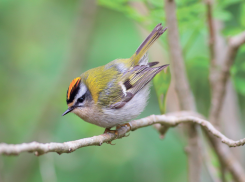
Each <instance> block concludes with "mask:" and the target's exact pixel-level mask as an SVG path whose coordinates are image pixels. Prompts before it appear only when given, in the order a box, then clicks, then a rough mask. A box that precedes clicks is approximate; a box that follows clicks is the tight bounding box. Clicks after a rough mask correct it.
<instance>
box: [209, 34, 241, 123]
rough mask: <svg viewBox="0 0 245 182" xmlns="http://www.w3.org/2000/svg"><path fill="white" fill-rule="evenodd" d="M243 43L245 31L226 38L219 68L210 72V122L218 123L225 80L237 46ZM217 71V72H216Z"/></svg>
mask: <svg viewBox="0 0 245 182" xmlns="http://www.w3.org/2000/svg"><path fill="white" fill-rule="evenodd" d="M244 43H245V31H244V32H242V33H240V34H238V35H236V36H234V37H231V38H230V39H229V40H228V48H227V52H226V56H225V60H224V62H223V64H222V65H221V67H220V68H216V70H213V71H212V72H211V73H210V82H211V87H212V88H211V89H212V98H211V109H210V116H209V120H210V122H212V123H214V124H215V125H218V123H217V122H218V118H219V116H220V112H221V109H222V105H223V102H224V96H225V91H226V89H225V87H226V83H227V80H228V78H229V76H230V68H231V66H232V64H233V62H234V61H235V57H236V54H237V51H238V49H239V47H240V46H241V45H242V44H244ZM217 71H218V73H216V72H217Z"/></svg>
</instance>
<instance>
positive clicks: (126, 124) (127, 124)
mask: <svg viewBox="0 0 245 182" xmlns="http://www.w3.org/2000/svg"><path fill="white" fill-rule="evenodd" d="M124 126H128V127H129V128H130V130H131V125H130V124H129V123H125V124H122V125H117V127H116V130H118V129H119V128H121V127H124ZM129 135H130V133H129V134H128V135H124V137H128V136H129Z"/></svg>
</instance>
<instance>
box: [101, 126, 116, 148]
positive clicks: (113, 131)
mask: <svg viewBox="0 0 245 182" xmlns="http://www.w3.org/2000/svg"><path fill="white" fill-rule="evenodd" d="M104 133H113V134H115V135H116V138H115V139H117V138H118V131H117V130H111V128H106V129H105V131H104ZM106 143H107V144H110V145H116V144H112V143H111V141H109V142H106Z"/></svg>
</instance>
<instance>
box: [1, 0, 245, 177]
mask: <svg viewBox="0 0 245 182" xmlns="http://www.w3.org/2000/svg"><path fill="white" fill-rule="evenodd" d="M142 2H144V3H145V4H146V5H147V7H148V9H149V12H148V13H147V15H144V7H142V6H141V5H142V4H141V1H128V0H115V1H112V0H99V1H92V0H70V1H66V0H59V1H58V0H48V1H47V0H36V1H31V0H22V1H17V0H1V1H0V95H1V101H0V142H4V143H13V144H16V143H23V142H31V141H38V142H42V143H45V142H65V141H70V140H76V139H80V138H85V137H91V136H94V135H99V134H101V133H102V132H103V131H104V129H103V128H99V127H97V126H94V125H91V124H89V123H86V122H84V121H82V120H81V119H80V118H78V117H77V116H75V115H74V114H68V115H66V116H65V117H62V116H61V115H62V113H63V112H64V111H65V110H66V109H67V106H66V101H65V96H66V91H67V88H68V86H69V83H70V81H71V80H72V79H73V78H75V77H77V76H78V75H80V74H81V73H82V72H83V71H86V70H88V69H90V68H93V67H96V66H100V65H104V64H106V63H108V62H110V61H112V60H114V59H116V58H128V57H130V56H131V55H132V54H133V53H134V52H135V50H136V49H137V48H138V46H139V45H140V43H141V42H142V41H143V39H144V38H145V37H146V35H147V34H146V33H145V32H147V31H148V32H149V31H150V30H151V29H152V28H153V27H154V26H155V25H156V24H158V23H160V22H162V23H163V25H164V24H165V15H164V11H163V6H164V3H163V1H162V0H148V1H142ZM176 3H177V17H178V23H179V32H180V40H181V45H182V48H183V53H184V57H185V64H186V68H187V73H188V78H189V81H190V85H191V88H192V91H193V93H194V95H195V98H196V101H197V107H198V111H199V112H200V113H202V114H203V115H207V113H208V111H209V105H210V87H209V82H208V68H209V53H208V51H209V50H208V41H207V34H208V30H207V26H206V14H205V13H206V10H205V6H204V5H203V2H202V1H200V0H177V1H176ZM140 12H141V13H140ZM142 12H143V13H142ZM214 12H215V13H214V16H215V17H216V18H217V19H219V20H221V21H222V22H223V24H222V27H223V28H222V32H221V33H222V36H223V37H225V39H227V38H228V37H229V36H232V35H235V34H237V33H239V32H241V31H243V30H244V29H245V2H244V1H243V0H222V1H221V0H218V1H217V4H216V5H215V10H214ZM158 44H159V45H158V47H154V46H153V48H152V49H154V50H159V51H161V54H162V55H159V56H158V53H156V51H154V50H153V51H152V52H151V55H150V57H151V58H152V59H154V61H162V62H165V63H168V62H169V61H168V50H167V49H168V48H167V41H166V35H163V36H162V37H161V40H159V42H158ZM159 46H160V48H161V49H159ZM162 58H163V59H164V60H162ZM244 58H245V46H242V47H241V49H240V50H239V52H238V55H237V57H236V61H235V64H234V66H233V67H232V70H231V73H232V74H231V76H232V78H231V81H230V84H229V85H230V88H231V96H230V100H228V102H226V103H225V104H226V105H228V106H229V105H230V106H232V108H231V109H230V110H229V109H228V110H229V112H228V113H226V114H227V115H222V116H223V117H225V118H227V117H231V118H232V116H234V117H233V118H236V122H235V121H233V120H230V121H229V123H228V124H227V125H226V127H225V126H224V128H223V130H224V132H226V134H227V135H228V136H230V137H233V138H234V139H239V138H241V137H242V136H243V137H244V136H245V133H244V129H245V126H244V122H242V121H244V119H241V118H244V116H245V112H244V109H245V97H244V95H245V79H244V78H245V62H244ZM159 59H160V60H159ZM173 101H174V98H173ZM170 103H171V98H170ZM173 105H174V104H173ZM169 108H170V109H169V110H171V109H172V110H173V108H176V107H175V106H172V105H171V104H170V106H169ZM233 111H234V112H233ZM232 112H233V113H232ZM151 114H160V110H159V106H158V101H157V98H156V95H155V91H154V89H152V91H151V98H150V100H149V104H148V106H147V108H146V109H145V111H144V112H143V113H142V114H141V115H140V116H139V118H141V117H145V116H148V115H151ZM234 122H235V123H234ZM233 126H236V128H235V129H234V127H233ZM237 128H238V130H239V131H238V130H237ZM231 130H232V132H229V131H231ZM179 133H180V131H179V130H178V129H171V130H170V131H169V132H168V133H167V135H166V136H165V138H164V139H163V140H161V139H160V138H159V134H158V133H157V132H156V131H155V130H154V128H153V127H147V128H142V129H140V130H137V131H135V132H131V133H130V136H129V137H126V138H123V139H121V140H116V141H114V142H113V143H116V145H115V146H111V145H107V144H103V145H102V146H100V147H86V148H82V149H79V150H77V151H75V152H73V153H70V154H62V155H58V154H56V153H49V154H46V155H43V156H40V157H36V156H34V155H33V154H28V153H23V154H21V155H19V156H12V157H8V156H0V181H1V182H2V181H3V182H9V181H11V182H12V181H19V182H22V181H23V182H24V181H35V182H39V181H40V182H41V181H43V182H44V181H45V182H46V181H48V182H56V181H59V182H60V181H61V182H62V181H64V182H65V181H141V182H147V181H170V182H171V181H187V179H188V178H187V159H186V155H185V144H186V141H185V140H184V139H183V138H182V137H180V136H181V135H180V134H179ZM210 152H211V151H210ZM236 152H237V155H238V156H242V153H243V152H241V150H240V149H239V150H237V151H236ZM243 154H244V153H243ZM242 159H244V158H242ZM212 163H213V165H214V166H217V165H218V164H217V159H215V157H214V159H212ZM242 163H243V164H244V163H245V161H242ZM202 181H211V178H210V176H209V175H208V173H207V170H206V168H205V166H203V172H202Z"/></svg>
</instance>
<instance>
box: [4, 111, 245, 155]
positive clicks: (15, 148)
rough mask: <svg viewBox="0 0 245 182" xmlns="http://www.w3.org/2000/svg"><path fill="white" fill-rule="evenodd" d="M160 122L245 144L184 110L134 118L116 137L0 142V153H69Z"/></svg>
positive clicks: (112, 134)
mask: <svg viewBox="0 0 245 182" xmlns="http://www.w3.org/2000/svg"><path fill="white" fill-rule="evenodd" d="M156 123H159V124H162V125H164V126H166V127H176V126H177V125H179V124H182V123H195V124H198V125H200V126H201V127H202V128H203V129H204V130H205V131H207V132H210V133H211V134H212V135H214V136H216V137H217V138H220V139H221V141H222V142H223V143H225V144H226V145H228V146H229V147H237V146H241V145H244V144H245V138H244V139H241V140H237V141H234V140H231V139H229V138H227V137H226V136H224V135H223V134H222V133H220V132H219V131H218V130H217V129H215V128H214V126H213V125H212V124H211V123H210V122H209V121H206V120H204V119H201V118H199V117H196V116H192V115H187V114H186V113H185V112H179V113H170V114H168V115H151V116H148V117H146V118H142V119H139V120H134V121H131V122H129V124H130V126H131V127H129V126H123V127H121V128H119V129H118V130H117V131H118V137H117V136H116V134H114V133H104V134H102V135H98V136H93V137H90V138H83V139H80V140H75V141H69V142H64V143H53V142H52V143H38V142H31V143H23V144H16V145H14V144H6V143H1V144H0V154H5V155H18V154H20V153H22V152H34V153H35V155H37V156H40V155H42V154H45V153H49V152H56V153H58V154H62V153H71V152H73V151H75V150H77V149H79V148H82V147H87V146H94V145H95V146H96V145H97V146H100V145H102V144H103V143H105V142H109V141H112V140H115V139H118V138H122V137H124V136H125V134H126V133H127V132H129V131H134V130H136V129H139V128H142V127H146V126H150V125H153V124H156Z"/></svg>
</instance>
